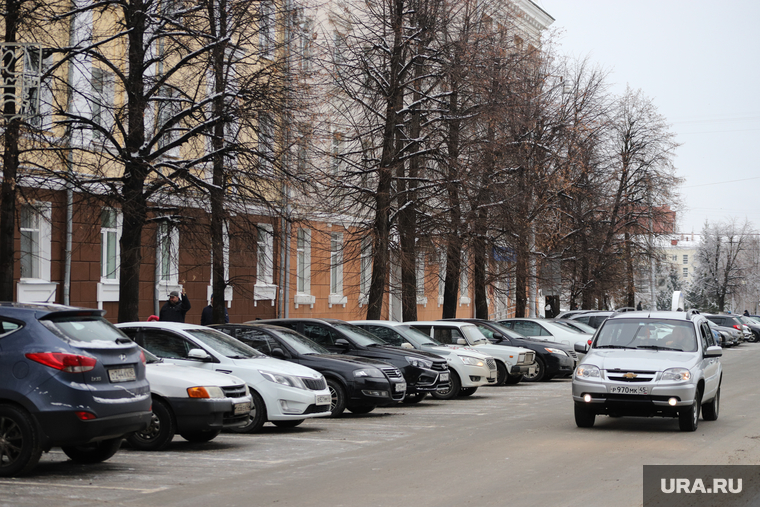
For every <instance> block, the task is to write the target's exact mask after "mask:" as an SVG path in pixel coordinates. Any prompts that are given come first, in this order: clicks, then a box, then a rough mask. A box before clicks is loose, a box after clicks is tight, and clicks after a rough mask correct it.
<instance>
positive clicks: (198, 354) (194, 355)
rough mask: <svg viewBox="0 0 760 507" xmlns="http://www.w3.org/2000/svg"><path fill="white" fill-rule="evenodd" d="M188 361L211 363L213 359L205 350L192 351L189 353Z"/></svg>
mask: <svg viewBox="0 0 760 507" xmlns="http://www.w3.org/2000/svg"><path fill="white" fill-rule="evenodd" d="M187 358H188V359H197V360H199V361H211V360H212V358H211V356H210V355H208V352H206V351H205V350H203V349H190V351H189V352H188V353H187Z"/></svg>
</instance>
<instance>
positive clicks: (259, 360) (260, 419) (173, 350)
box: [116, 321, 330, 433]
mask: <svg viewBox="0 0 760 507" xmlns="http://www.w3.org/2000/svg"><path fill="white" fill-rule="evenodd" d="M116 326H117V327H118V328H119V329H121V330H122V331H124V333H126V334H127V335H128V336H129V337H130V338H132V339H133V340H134V341H136V342H137V343H138V344H139V345H140V346H141V347H143V348H144V349H147V350H149V351H150V352H152V353H153V354H154V355H156V356H158V357H160V358H162V359H164V360H165V361H166V362H169V363H174V364H179V365H183V366H192V367H194V368H198V369H201V370H209V371H219V372H222V373H229V374H232V375H235V376H236V377H240V378H241V379H242V380H243V381H245V383H246V384H247V385H248V388H249V389H250V391H251V398H252V400H251V401H252V408H251V413H250V416H249V417H248V422H247V424H246V425H245V426H243V427H240V428H234V429H232V431H235V432H240V433H251V432H255V431H259V430H260V429H261V427H262V426H263V425H264V423H266V422H267V421H270V422H272V423H273V424H274V425H275V426H279V427H283V428H291V427H294V426H298V425H299V424H301V423H302V422H303V421H304V419H307V418H313V417H325V416H329V415H330V391H328V390H327V383H326V382H325V378H324V377H323V376H322V374H321V373H319V372H316V371H314V370H312V369H311V368H307V367H305V366H301V365H299V364H293V363H289V362H287V361H282V360H280V359H274V358H271V357H269V356H266V355H264V354H262V353H261V352H259V351H258V350H256V349H254V348H252V347H249V346H248V345H246V344H244V343H242V342H240V341H238V340H236V339H234V338H232V337H231V336H229V335H227V334H225V333H222V332H221V331H219V330H217V329H211V328H209V327H206V326H199V325H196V324H184V323H179V322H161V321H158V322H125V323H121V324H117V325H116Z"/></svg>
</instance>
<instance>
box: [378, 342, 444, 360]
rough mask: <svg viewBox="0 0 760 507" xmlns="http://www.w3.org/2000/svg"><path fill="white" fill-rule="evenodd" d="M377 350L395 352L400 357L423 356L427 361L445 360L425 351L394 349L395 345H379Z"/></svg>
mask: <svg viewBox="0 0 760 507" xmlns="http://www.w3.org/2000/svg"><path fill="white" fill-rule="evenodd" d="M373 348H374V347H373ZM376 348H378V349H382V350H386V351H390V352H395V353H398V354H399V355H403V356H411V357H414V356H422V357H424V358H425V359H430V360H433V361H441V360H442V359H443V358H442V357H441V356H439V355H438V354H434V353H432V352H425V351H424V350H419V349H405V348H402V347H394V346H393V345H379V346H378V347H376ZM370 350H372V349H370Z"/></svg>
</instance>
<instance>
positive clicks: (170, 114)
mask: <svg viewBox="0 0 760 507" xmlns="http://www.w3.org/2000/svg"><path fill="white" fill-rule="evenodd" d="M157 99H158V111H157V113H158V114H157V117H156V132H158V131H160V130H161V129H163V128H166V130H165V131H164V132H163V133H162V134H161V136H160V137H159V138H158V143H157V144H158V148H163V147H165V146H168V145H170V144H171V143H172V142H173V141H174V140H175V139H176V138H177V135H176V132H177V130H178V129H179V124H178V123H177V120H176V116H177V115H178V114H179V113H181V112H182V104H181V103H180V100H179V93H178V92H177V91H176V90H174V89H172V88H169V87H168V86H164V87H162V88H161V93H160V95H159V96H158V97H157ZM168 154H169V155H170V156H173V157H176V156H178V155H179V153H178V148H172V149H171V150H169V151H168Z"/></svg>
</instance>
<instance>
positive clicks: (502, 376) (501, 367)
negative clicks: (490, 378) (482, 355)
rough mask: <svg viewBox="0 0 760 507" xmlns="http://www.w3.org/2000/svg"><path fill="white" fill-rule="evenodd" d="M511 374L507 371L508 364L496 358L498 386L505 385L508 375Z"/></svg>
mask: <svg viewBox="0 0 760 507" xmlns="http://www.w3.org/2000/svg"><path fill="white" fill-rule="evenodd" d="M508 376H509V373H507V365H505V364H504V363H502V362H501V361H499V360H498V359H497V360H496V384H495V385H497V386H503V385H504V384H505V383H506V382H507V377H508Z"/></svg>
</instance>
